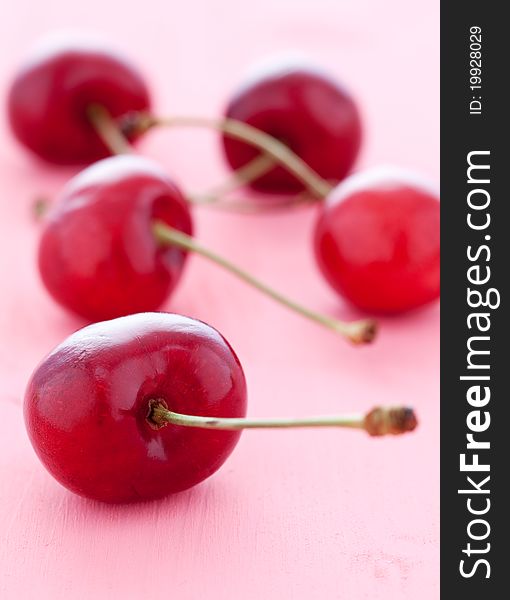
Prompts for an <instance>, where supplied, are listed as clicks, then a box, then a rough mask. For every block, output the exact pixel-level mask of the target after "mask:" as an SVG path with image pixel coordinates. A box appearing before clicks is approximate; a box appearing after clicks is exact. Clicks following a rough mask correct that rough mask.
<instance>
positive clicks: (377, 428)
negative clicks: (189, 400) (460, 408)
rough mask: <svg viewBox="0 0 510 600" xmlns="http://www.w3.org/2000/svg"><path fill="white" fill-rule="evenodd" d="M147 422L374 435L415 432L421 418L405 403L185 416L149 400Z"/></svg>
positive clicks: (240, 428)
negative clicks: (328, 411)
mask: <svg viewBox="0 0 510 600" xmlns="http://www.w3.org/2000/svg"><path fill="white" fill-rule="evenodd" d="M146 418H147V422H148V423H149V425H150V426H151V427H152V428H154V429H160V428H162V427H166V426H167V425H180V426H182V427H195V428H200V429H216V430H225V431H238V430H243V429H294V428H311V427H336V428H339V427H340V428H347V429H361V430H363V431H365V432H366V433H368V434H369V435H371V436H374V437H379V436H383V435H400V434H402V433H407V432H410V431H413V430H414V429H415V428H416V426H417V424H418V421H417V419H416V415H415V413H414V411H413V409H412V408H409V407H406V406H386V407H384V406H377V407H376V408H373V409H372V410H370V411H369V412H367V413H366V414H343V415H327V416H314V417H304V418H272V419H250V418H229V417H225V418H220V417H201V416H196V415H184V414H181V413H176V412H173V411H171V410H169V409H168V407H167V405H166V403H165V402H164V401H163V400H160V399H155V400H151V401H150V402H149V410H148V413H147V417H146Z"/></svg>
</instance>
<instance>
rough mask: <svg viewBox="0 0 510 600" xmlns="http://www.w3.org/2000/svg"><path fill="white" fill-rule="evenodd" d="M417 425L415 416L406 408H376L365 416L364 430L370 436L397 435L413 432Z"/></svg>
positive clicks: (410, 409) (411, 410)
mask: <svg viewBox="0 0 510 600" xmlns="http://www.w3.org/2000/svg"><path fill="white" fill-rule="evenodd" d="M417 425H418V419H417V418H416V414H415V412H414V410H413V409H412V408H410V407H408V406H392V407H382V406H378V407H376V408H374V409H372V410H371V411H370V412H369V413H368V414H367V415H366V416H365V422H364V429H365V431H366V432H367V433H368V434H369V435H372V436H381V435H399V434H401V433H407V432H408V431H413V430H414V429H416V427H417Z"/></svg>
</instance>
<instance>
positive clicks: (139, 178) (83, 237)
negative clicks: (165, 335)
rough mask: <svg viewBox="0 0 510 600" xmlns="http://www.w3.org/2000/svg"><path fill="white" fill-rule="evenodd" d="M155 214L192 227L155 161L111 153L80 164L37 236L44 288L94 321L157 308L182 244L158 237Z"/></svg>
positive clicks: (173, 276) (174, 275)
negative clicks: (168, 243) (164, 242)
mask: <svg viewBox="0 0 510 600" xmlns="http://www.w3.org/2000/svg"><path fill="white" fill-rule="evenodd" d="M154 219H157V220H159V221H162V222H164V223H166V224H167V225H169V226H171V227H173V228H175V229H178V230H180V231H183V232H185V233H186V234H190V233H191V231H192V222H191V215H190V212H189V208H188V205H187V203H186V201H185V200H184V198H183V196H182V194H181V192H180V191H179V189H178V188H177V187H176V186H175V184H174V183H173V182H172V181H171V179H170V178H169V177H168V176H167V175H166V174H165V173H164V171H163V170H161V169H160V168H159V166H158V165H156V164H153V163H152V162H151V161H149V160H147V159H145V158H141V157H135V156H116V157H111V158H106V159H104V160H102V161H100V162H98V163H96V164H94V165H92V166H90V167H88V168H87V169H85V170H84V171H82V173H80V174H79V175H78V176H76V177H75V178H74V179H72V180H71V182H70V183H69V184H68V186H67V187H66V188H65V189H64V191H63V193H62V195H61V197H60V199H59V201H58V202H57V204H56V206H55V208H54V209H53V210H52V212H51V213H50V215H49V217H48V221H47V226H46V228H45V230H44V232H43V234H42V237H41V241H40V246H39V269H40V272H41V277H42V280H43V282H44V284H45V285H46V287H47V288H48V290H49V292H50V293H51V294H52V296H53V297H54V298H55V299H56V300H57V301H58V302H59V303H60V304H62V305H63V306H65V307H66V308H68V309H70V310H72V311H74V312H75V313H77V314H79V315H81V316H83V317H85V318H86V319H89V320H93V321H97V320H103V319H110V318H113V317H118V316H122V315H126V314H129V313H133V312H141V311H145V310H155V309H157V308H159V307H160V305H161V304H162V303H163V302H164V301H165V300H166V298H167V297H168V295H169V293H170V292H171V291H172V290H173V289H174V287H175V286H176V284H177V282H178V281H179V277H180V274H181V271H182V269H183V266H184V261H185V257H186V252H185V251H183V250H182V249H180V248H177V247H175V246H162V245H160V244H158V243H157V241H156V239H155V238H154V235H153V233H152V228H151V227H152V222H153V221H154Z"/></svg>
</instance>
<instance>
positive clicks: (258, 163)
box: [209, 154, 275, 197]
mask: <svg viewBox="0 0 510 600" xmlns="http://www.w3.org/2000/svg"><path fill="white" fill-rule="evenodd" d="M274 166H275V161H274V159H273V158H271V157H270V156H268V155H267V154H260V155H259V156H257V157H256V158H254V159H253V160H252V161H250V162H249V163H247V164H246V165H244V167H241V168H240V169H237V171H234V173H232V177H231V178H230V179H228V180H227V181H225V182H224V183H222V184H221V185H217V186H215V187H214V188H212V189H211V190H210V191H209V194H210V196H211V197H215V196H225V195H226V194H229V193H230V192H232V191H233V190H235V189H237V188H238V187H241V186H243V185H246V184H247V183H250V182H251V181H254V180H255V179H257V178H259V177H260V176H261V175H264V174H265V173H267V172H269V171H270V170H271V169H272V168H274Z"/></svg>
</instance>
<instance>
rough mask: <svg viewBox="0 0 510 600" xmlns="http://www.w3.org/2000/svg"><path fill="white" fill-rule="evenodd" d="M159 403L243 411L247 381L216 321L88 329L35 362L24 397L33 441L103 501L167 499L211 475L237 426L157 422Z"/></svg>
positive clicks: (50, 462) (143, 321) (129, 322)
mask: <svg viewBox="0 0 510 600" xmlns="http://www.w3.org/2000/svg"><path fill="white" fill-rule="evenodd" d="M153 402H161V403H164V404H166V405H167V406H168V408H170V409H171V410H175V411H179V412H185V413H186V412H193V413H194V414H196V415H204V416H209V417H215V416H227V417H242V416H244V415H245V413H246V382H245V378H244V374H243V370H242V367H241V364H240V363H239V360H238V358H237V356H236V355H235V353H234V351H233V350H232V348H231V347H230V346H229V344H228V342H227V341H226V340H225V339H224V338H223V337H222V336H221V335H220V334H219V333H218V332H217V331H216V330H215V329H213V328H212V327H210V326H209V325H206V324H204V323H201V322H200V321H196V320H194V319H189V318H187V317H182V316H180V315H173V314H166V313H144V314H138V315H132V316H129V317H124V318H120V319H115V320H113V321H108V322H104V323H97V324H94V325H90V326H88V327H85V328H84V329H82V330H80V331H78V332H77V333H74V334H73V335H71V336H70V337H69V338H68V339H67V340H66V341H64V342H63V343H62V344H61V345H60V346H58V347H57V348H56V349H55V350H53V352H52V353H51V354H50V355H49V356H48V357H47V358H46V359H45V360H43V362H42V363H41V364H40V365H39V366H38V367H37V369H36V370H35V372H34V374H33V375H32V378H31V381H30V383H29V385H28V389H27V392H26V396H25V420H26V425H27V429H28V433H29V436H30V440H31V442H32V444H33V446H34V448H35V451H36V452H37V454H38V456H39V458H40V459H41V461H42V462H43V464H44V465H45V467H46V468H47V469H48V471H49V472H50V473H51V474H52V475H53V476H54V477H55V478H56V479H57V480H58V481H59V482H60V483H61V484H62V485H64V486H65V487H67V488H68V489H70V490H71V491H73V492H76V493H78V494H81V495H82V496H86V497H88V498H93V499H96V500H102V501H105V502H129V501H136V500H149V499H153V498H160V497H162V496H166V495H167V494H170V493H172V492H177V491H180V490H184V489H186V488H189V487H191V486H193V485H196V484H197V483H199V482H200V481H202V480H204V479H206V478H207V477H209V476H210V475H212V474H213V473H214V472H215V471H216V470H217V469H219V467H220V466H221V465H222V464H223V462H224V461H225V460H226V459H227V457H228V456H229V454H230V453H231V452H232V450H233V448H234V446H235V445H236V443H237V441H238V439H239V435H240V432H239V431H213V430H205V429H195V428H189V427H180V426H177V425H172V424H168V425H166V426H162V427H160V428H158V427H157V426H156V425H154V424H153V423H151V421H150V412H151V405H152V403H153Z"/></svg>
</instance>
